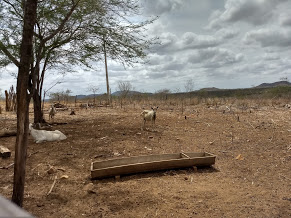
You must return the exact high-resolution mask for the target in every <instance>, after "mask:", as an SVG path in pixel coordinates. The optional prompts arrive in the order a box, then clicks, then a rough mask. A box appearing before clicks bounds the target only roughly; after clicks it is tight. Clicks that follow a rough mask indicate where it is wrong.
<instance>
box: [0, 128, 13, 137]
mask: <svg viewBox="0 0 291 218" xmlns="http://www.w3.org/2000/svg"><path fill="white" fill-rule="evenodd" d="M10 136H16V130H5V129H4V130H0V137H10Z"/></svg>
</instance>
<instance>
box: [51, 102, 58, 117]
mask: <svg viewBox="0 0 291 218" xmlns="http://www.w3.org/2000/svg"><path fill="white" fill-rule="evenodd" d="M56 113H57V109H56V108H55V106H54V105H53V104H52V106H51V107H50V109H49V120H51V119H52V120H54V116H55V115H56Z"/></svg>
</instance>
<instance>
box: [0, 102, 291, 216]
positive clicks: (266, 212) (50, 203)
mask: <svg viewBox="0 0 291 218" xmlns="http://www.w3.org/2000/svg"><path fill="white" fill-rule="evenodd" d="M222 111H223V109H222V108H217V109H215V108H211V107H206V106H203V105H200V106H195V107H194V106H193V107H188V108H187V109H186V111H185V112H184V114H183V115H182V114H181V111H179V110H178V109H177V108H176V109H175V108H174V109H171V108H169V107H165V108H163V106H160V107H159V110H158V113H157V121H156V126H155V127H154V128H152V127H151V126H150V125H148V126H147V129H146V130H145V131H141V129H140V126H141V118H140V117H139V114H140V112H141V109H127V110H126V111H125V110H123V109H122V110H121V109H112V108H97V109H96V108H94V109H88V110H86V109H83V110H81V109H80V110H77V111H76V115H75V116H70V115H69V111H62V112H59V113H58V114H57V115H56V117H55V122H57V123H61V122H66V123H67V124H66V125H54V126H53V129H58V130H60V131H62V132H63V133H64V134H65V135H67V137H68V138H67V140H65V141H61V142H45V143H41V144H36V143H34V142H33V140H32V138H30V139H29V146H28V158H27V166H26V183H25V200H24V208H25V209H26V210H27V211H29V212H30V213H31V214H33V215H34V216H36V217H291V192H290V179H291V175H290V166H291V165H290V163H291V156H290V154H291V111H290V109H289V110H288V109H284V108H272V107H265V108H259V109H258V108H257V109H249V110H245V111H243V112H242V111H240V110H237V111H235V113H230V112H229V111H228V110H226V113H223V112H222ZM250 112H251V113H250ZM185 115H186V116H187V117H186V118H187V119H185ZM0 116H1V119H0V128H4V127H9V128H13V127H14V128H15V123H16V119H15V115H14V114H10V113H6V112H4V114H1V115H0ZM47 116H48V115H47V114H46V117H47ZM238 116H239V121H238ZM31 120H32V117H31ZM0 144H1V145H4V146H6V147H8V148H9V149H11V151H12V152H14V145H15V137H6V138H0ZM181 151H184V152H200V151H207V152H210V153H213V154H215V155H217V158H216V164H215V165H214V166H213V167H211V168H198V171H197V172H195V171H194V170H193V169H189V168H186V169H178V170H166V171H159V172H150V173H142V174H134V175H128V176H121V178H120V179H119V180H115V179H114V178H105V179H101V180H94V181H91V180H90V164H91V162H92V161H97V160H105V159H109V158H116V157H128V156H137V155H145V154H162V153H176V152H181ZM13 160H14V153H12V156H11V158H8V159H0V166H8V165H9V164H10V163H12V162H13ZM50 167H53V168H54V169H55V170H56V171H52V172H51V174H49V173H48V170H49V168H50ZM0 175H1V176H0V184H1V186H0V193H1V195H4V196H5V197H7V198H11V196H12V188H13V167H11V168H9V169H0ZM64 175H65V176H64ZM66 176H67V177H66ZM61 177H66V178H61ZM55 178H57V180H56V183H55V186H54V187H53V189H52V192H51V193H50V194H49V195H47V193H48V192H49V190H50V188H51V186H52V184H53V181H54V179H55ZM91 183H92V184H91Z"/></svg>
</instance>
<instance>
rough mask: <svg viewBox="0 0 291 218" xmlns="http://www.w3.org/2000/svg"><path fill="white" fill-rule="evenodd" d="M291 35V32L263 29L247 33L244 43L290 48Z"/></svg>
mask: <svg viewBox="0 0 291 218" xmlns="http://www.w3.org/2000/svg"><path fill="white" fill-rule="evenodd" d="M290 35H291V30H283V29H277V28H263V29H258V30H251V31H249V32H247V33H246V34H245V37H244V39H243V41H244V42H245V43H246V44H252V43H259V44H260V45H261V46H262V47H272V46H278V47H289V46H291V37H290Z"/></svg>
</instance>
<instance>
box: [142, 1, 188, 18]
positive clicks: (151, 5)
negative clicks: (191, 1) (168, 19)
mask: <svg viewBox="0 0 291 218" xmlns="http://www.w3.org/2000/svg"><path fill="white" fill-rule="evenodd" d="M182 4H183V0H143V1H142V5H143V7H144V11H145V13H147V14H150V15H161V14H163V13H168V12H171V11H174V10H177V9H179V8H181V6H182Z"/></svg>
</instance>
